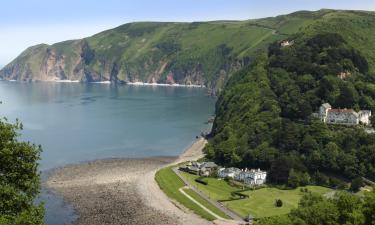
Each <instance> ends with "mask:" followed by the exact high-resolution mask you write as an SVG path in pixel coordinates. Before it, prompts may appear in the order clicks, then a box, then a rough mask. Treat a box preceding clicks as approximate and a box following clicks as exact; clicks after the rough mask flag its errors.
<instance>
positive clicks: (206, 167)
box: [199, 162, 218, 177]
mask: <svg viewBox="0 0 375 225" xmlns="http://www.w3.org/2000/svg"><path fill="white" fill-rule="evenodd" d="M217 168H218V166H217V165H216V163H214V162H204V163H202V164H201V165H200V167H199V169H200V171H199V175H200V176H206V177H207V176H210V175H211V174H212V173H213V172H215V171H216V170H217Z"/></svg>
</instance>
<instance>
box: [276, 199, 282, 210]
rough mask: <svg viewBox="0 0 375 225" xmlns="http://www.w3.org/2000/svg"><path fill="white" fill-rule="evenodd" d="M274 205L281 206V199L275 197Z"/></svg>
mask: <svg viewBox="0 0 375 225" xmlns="http://www.w3.org/2000/svg"><path fill="white" fill-rule="evenodd" d="M275 205H276V207H279V208H280V207H282V206H283V201H282V200H281V199H276V201H275Z"/></svg>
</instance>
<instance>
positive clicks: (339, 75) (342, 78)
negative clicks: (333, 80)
mask: <svg viewBox="0 0 375 225" xmlns="http://www.w3.org/2000/svg"><path fill="white" fill-rule="evenodd" d="M350 75H352V74H351V73H350V72H349V71H345V72H340V73H339V74H337V77H338V78H340V79H341V80H344V79H346V78H348V77H350Z"/></svg>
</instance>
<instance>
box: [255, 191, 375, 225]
mask: <svg viewBox="0 0 375 225" xmlns="http://www.w3.org/2000/svg"><path fill="white" fill-rule="evenodd" d="M374 222H375V192H374V191H372V192H371V193H366V194H365V197H364V198H363V199H361V198H359V197H357V196H355V195H351V194H349V193H345V192H341V193H338V194H336V196H335V197H334V198H332V199H326V198H322V197H321V196H318V195H315V194H311V193H310V194H307V195H305V196H304V197H303V198H302V199H301V201H300V203H299V207H298V208H297V209H294V210H292V212H291V213H290V214H289V215H285V216H278V217H271V218H264V219H261V220H259V221H257V222H256V223H255V224H256V225H276V224H277V225H289V224H291V225H316V224H320V225H342V224H346V225H373V224H374Z"/></svg>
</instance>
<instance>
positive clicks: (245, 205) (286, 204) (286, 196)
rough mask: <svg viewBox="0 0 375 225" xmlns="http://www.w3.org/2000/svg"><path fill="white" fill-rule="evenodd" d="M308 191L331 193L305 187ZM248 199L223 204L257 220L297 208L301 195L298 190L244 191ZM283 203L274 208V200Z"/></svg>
mask: <svg viewBox="0 0 375 225" xmlns="http://www.w3.org/2000/svg"><path fill="white" fill-rule="evenodd" d="M306 188H307V189H308V190H309V191H311V192H313V193H318V194H325V193H327V192H330V191H332V190H331V189H329V188H325V187H320V186H307V187H306ZM244 194H248V195H249V196H250V197H249V198H248V199H242V200H234V201H229V202H225V203H224V204H225V205H226V206H227V207H228V208H230V209H232V210H234V211H236V212H237V213H239V214H240V215H242V216H247V215H249V214H250V215H252V216H255V217H257V218H260V217H270V216H276V215H282V214H287V213H289V212H290V211H291V210H292V209H294V208H297V207H298V202H299V200H300V199H301V197H302V195H303V193H302V192H301V191H300V188H296V189H294V190H280V189H277V188H262V189H259V190H255V191H246V192H244ZM276 199H281V200H282V201H283V206H282V207H279V208H278V207H276V206H275V200H276Z"/></svg>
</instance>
